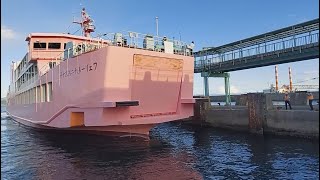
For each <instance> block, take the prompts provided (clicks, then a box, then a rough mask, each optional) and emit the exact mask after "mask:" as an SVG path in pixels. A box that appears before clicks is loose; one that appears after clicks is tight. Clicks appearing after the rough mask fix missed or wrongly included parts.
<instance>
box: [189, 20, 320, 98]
mask: <svg viewBox="0 0 320 180" xmlns="http://www.w3.org/2000/svg"><path fill="white" fill-rule="evenodd" d="M194 57H195V64H194V72H195V73H201V76H202V77H204V90H205V96H209V84H208V77H224V78H225V95H226V104H230V85H229V77H230V74H229V73H228V72H230V71H237V70H243V69H250V68H256V67H263V66H269V65H275V64H282V63H289V62H296V61H303V60H309V59H315V58H319V18H318V19H314V20H311V21H307V22H303V23H300V24H296V25H293V26H289V27H285V28H281V29H278V30H275V31H272V32H268V33H264V34H261V35H257V36H254V37H250V38H246V39H242V40H240V41H236V42H232V43H229V44H225V45H222V46H219V47H210V48H204V49H203V50H200V51H198V52H195V53H194Z"/></svg>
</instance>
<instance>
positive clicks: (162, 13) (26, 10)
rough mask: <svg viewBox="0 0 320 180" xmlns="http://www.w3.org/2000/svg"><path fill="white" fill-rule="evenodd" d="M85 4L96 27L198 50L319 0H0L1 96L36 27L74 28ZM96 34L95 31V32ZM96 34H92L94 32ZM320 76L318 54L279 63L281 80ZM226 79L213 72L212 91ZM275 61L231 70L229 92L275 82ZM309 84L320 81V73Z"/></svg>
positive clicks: (306, 9)
mask: <svg viewBox="0 0 320 180" xmlns="http://www.w3.org/2000/svg"><path fill="white" fill-rule="evenodd" d="M83 6H85V7H86V9H87V11H88V13H89V14H90V15H91V17H92V18H93V19H94V20H95V25H96V28H97V29H96V33H95V34H100V33H106V32H117V31H123V30H131V31H136V32H141V33H152V34H155V33H156V29H155V17H156V16H158V17H159V35H161V36H167V37H175V38H179V35H180V34H181V39H182V40H183V41H185V42H191V41H195V45H196V50H199V49H201V48H202V47H208V46H219V45H223V44H226V43H229V42H233V41H237V40H240V39H243V38H247V37H251V36H254V35H258V34H261V33H265V32H268V31H272V30H276V29H279V28H282V27H286V26H289V25H293V24H297V23H300V22H303V21H308V20H311V19H315V18H319V1H318V0H304V1H301V0H281V1H278V0H268V1H266V0H265V1H262V0H260V1H259V0H245V1H237V0H194V1H187V0H174V1H173V0H162V1H156V0H136V1H132V0H116V1H93V0H90V1H89V0H86V1H85V0H69V1H65V0H63V1H62V0H52V1H49V0H46V1H43V0H28V1H21V0H1V97H4V96H5V95H6V92H7V88H8V85H9V81H10V74H9V65H10V62H11V61H12V60H14V61H17V60H20V59H22V58H23V56H24V55H25V54H26V52H27V44H26V42H25V41H24V40H25V37H26V36H27V35H28V34H29V33H32V32H70V33H73V32H75V31H76V30H77V29H78V28H79V27H78V26H77V25H76V24H72V23H71V22H72V20H73V17H74V16H79V14H80V11H81V8H82V7H83ZM95 34H94V35H95ZM94 35H93V36H94ZM288 67H291V68H292V75H293V82H296V81H301V80H305V79H310V78H313V77H319V59H314V60H308V61H302V62H296V63H289V64H281V65H279V66H278V69H279V84H280V85H282V84H288V83H289V78H288ZM223 82H224V81H223V79H220V78H211V79H210V80H209V83H210V94H223V92H224V89H223V87H224V83H223ZM274 82H275V78H274V66H268V67H262V68H256V69H250V70H242V71H236V72H231V77H230V83H231V93H237V94H238V93H246V92H257V91H262V89H266V88H268V87H269V85H270V84H271V83H273V84H274ZM305 84H319V82H318V79H317V80H313V81H307V82H306V83H305ZM194 94H203V79H202V78H200V75H199V74H195V82H194Z"/></svg>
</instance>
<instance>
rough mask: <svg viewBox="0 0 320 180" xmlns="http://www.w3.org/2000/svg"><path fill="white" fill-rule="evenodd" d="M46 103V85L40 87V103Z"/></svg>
mask: <svg viewBox="0 0 320 180" xmlns="http://www.w3.org/2000/svg"><path fill="white" fill-rule="evenodd" d="M46 101H47V86H46V84H42V85H41V102H46Z"/></svg>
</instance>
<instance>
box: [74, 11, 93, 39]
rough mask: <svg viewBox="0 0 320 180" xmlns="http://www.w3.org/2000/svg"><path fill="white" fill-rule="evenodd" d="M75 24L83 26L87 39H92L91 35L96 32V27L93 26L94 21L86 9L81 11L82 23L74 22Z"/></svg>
mask: <svg viewBox="0 0 320 180" xmlns="http://www.w3.org/2000/svg"><path fill="white" fill-rule="evenodd" d="M73 23H76V24H80V25H81V28H82V31H83V35H84V36H85V37H90V33H92V32H94V30H95V29H96V27H95V26H94V25H93V24H92V23H93V19H91V17H90V16H89V15H88V13H87V12H86V10H85V8H82V11H81V21H74V22H73Z"/></svg>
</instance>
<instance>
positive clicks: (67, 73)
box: [60, 62, 98, 78]
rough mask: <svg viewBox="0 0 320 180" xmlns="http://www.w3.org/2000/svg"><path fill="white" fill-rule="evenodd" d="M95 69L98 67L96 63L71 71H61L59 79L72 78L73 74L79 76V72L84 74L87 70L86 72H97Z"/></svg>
mask: <svg viewBox="0 0 320 180" xmlns="http://www.w3.org/2000/svg"><path fill="white" fill-rule="evenodd" d="M97 67H98V63H97V62H94V63H92V64H87V65H86V66H84V67H83V66H79V67H76V68H74V69H71V70H66V71H62V72H61V73H60V77H63V78H64V77H69V76H72V75H74V74H80V73H81V72H84V70H87V71H86V72H89V71H95V70H97Z"/></svg>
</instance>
